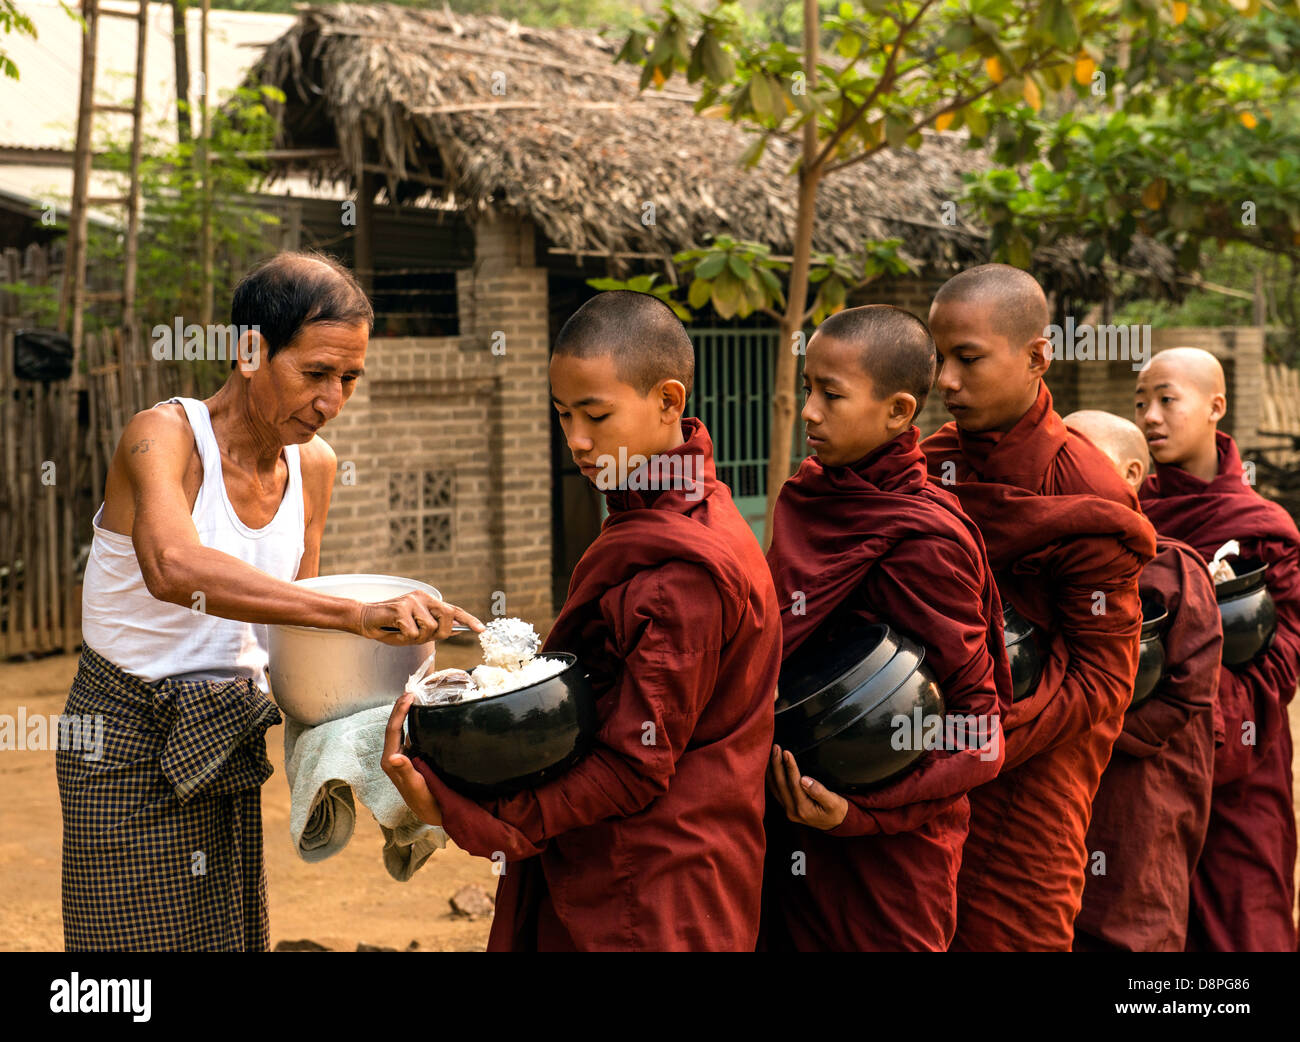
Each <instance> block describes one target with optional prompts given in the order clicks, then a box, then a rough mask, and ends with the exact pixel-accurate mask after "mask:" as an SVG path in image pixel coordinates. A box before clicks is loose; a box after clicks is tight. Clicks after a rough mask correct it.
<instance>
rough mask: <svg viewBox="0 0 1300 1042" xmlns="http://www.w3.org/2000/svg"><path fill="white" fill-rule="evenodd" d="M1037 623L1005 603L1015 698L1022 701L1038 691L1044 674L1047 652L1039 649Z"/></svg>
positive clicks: (1004, 628)
mask: <svg viewBox="0 0 1300 1042" xmlns="http://www.w3.org/2000/svg"><path fill="white" fill-rule="evenodd" d="M1036 632H1037V631H1036V629H1035V627H1034V624H1033V623H1032V622H1030V621H1029V620H1028V619H1026V618H1025V617H1024V616H1023V615H1021V614H1020V612H1018V611H1016V609H1015V608H1013V607H1012V606H1011V602H1010V601H1008V600H1004V601H1003V602H1002V642H1003V643H1004V644H1006V646H1007V662H1008V664H1009V665H1010V666H1011V701H1013V702H1019V701H1020V700H1021V699H1022V698H1027V697H1028V696H1030V695H1032V694H1033V693H1034V689H1035V688H1037V687H1038V678H1039V677H1041V676H1042V675H1043V655H1042V652H1040V651H1039V650H1038V640H1037V639H1036V637H1035V633H1036Z"/></svg>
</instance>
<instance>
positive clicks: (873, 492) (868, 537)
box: [764, 427, 1011, 951]
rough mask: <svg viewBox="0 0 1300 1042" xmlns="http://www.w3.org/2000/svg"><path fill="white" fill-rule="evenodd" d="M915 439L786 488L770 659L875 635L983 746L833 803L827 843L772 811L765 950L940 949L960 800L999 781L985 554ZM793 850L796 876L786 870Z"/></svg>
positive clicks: (997, 636)
mask: <svg viewBox="0 0 1300 1042" xmlns="http://www.w3.org/2000/svg"><path fill="white" fill-rule="evenodd" d="M919 433H920V432H919V431H918V430H917V428H915V427H912V428H911V429H909V430H908V431H906V432H905V433H903V434H901V435H899V436H898V437H897V438H894V439H893V440H892V441H890V442H888V443H886V444H885V445H883V446H881V447H880V448H879V449H877V450H876V451H875V452H873V453H871V454H870V455H868V456H866V457H865V458H864V459H862V460H860V461H858V462H857V463H854V464H852V465H851V466H847V467H825V466H823V465H822V464H821V462H820V461H818V460H817V459H816V457H811V458H809V459H806V460H804V461H803V464H802V465H801V466H800V468H799V470H798V472H797V473H796V474H795V475H794V477H792V478H791V479H790V480H789V481H787V482H786V483H785V485H784V487H783V488H782V490H781V496H780V499H779V500H778V501H777V506H776V514H775V517H774V521H773V528H772V535H773V538H772V546H771V549H770V550H769V551H768V555H767V559H768V564H769V565H770V567H771V569H772V576H773V579H774V580H775V582H776V588H777V598H778V600H779V601H780V603H781V610H782V631H783V643H784V654H783V657H788V656H789V655H790V654H791V652H793V651H794V649H795V648H797V647H799V646H800V645H801V644H802V643H803V642H804V641H805V640H806V639H807V637H808V635H809V634H810V633H812V632H813V631H814V630H815V629H816V628H817V627H818V626H819V625H821V624H822V623H823V622H824V621H825V620H826V619H827V617H828V616H830V615H831V614H832V613H833V612H834V613H837V614H838V612H839V611H841V610H842V611H848V612H853V613H855V614H857V615H859V616H861V617H863V618H865V619H866V620H867V621H869V622H884V623H887V624H888V625H889V626H890V627H891V628H893V629H895V630H896V631H898V632H899V633H902V634H904V635H905V636H907V637H910V638H911V639H912V640H914V641H916V642H917V643H919V644H920V645H922V646H923V647H924V649H925V662H926V665H927V666H928V667H929V668H930V670H931V671H932V672H933V673H934V675H935V679H936V681H937V682H938V684H939V688H940V690H941V691H942V692H943V695H944V701H945V704H946V709H947V713H948V714H950V715H957V714H961V715H970V716H972V717H975V718H977V719H979V720H980V721H981V722H982V723H983V724H984V725H985V726H987V727H988V728H989V730H988V731H987V732H977V733H978V734H981V735H987V736H990V738H989V741H988V742H987V745H986V746H985V748H983V749H979V748H974V747H970V748H965V749H932V750H929V751H927V752H926V753H925V754H924V755H923V756H922V758H921V759H920V761H919V762H918V763H917V765H916V766H915V767H913V768H912V770H911V771H909V772H908V773H907V774H905V775H903V776H902V777H900V778H898V779H897V780H894V781H890V782H886V783H884V784H883V785H882V786H880V787H878V788H875V789H873V790H872V791H871V792H870V793H867V794H863V795H846V799H847V800H848V803H849V811H848V816H847V817H846V818H845V819H844V821H843V822H842V823H841V824H840V825H839V826H837V827H836V828H834V829H831V830H829V831H823V830H821V829H815V828H809V827H808V826H805V825H800V824H794V823H792V822H790V821H789V820H788V818H787V817H786V815H785V812H784V810H783V809H782V808H781V806H780V804H779V802H778V801H777V800H776V799H775V798H774V797H769V814H768V822H769V829H768V851H769V854H768V866H769V867H768V874H767V876H766V878H765V880H764V886H765V888H766V889H765V893H764V914H765V916H766V917H767V921H766V922H765V927H766V928H765V931H764V933H765V937H766V938H767V939H768V941H769V943H768V947H769V948H773V949H776V948H782V947H785V946H786V945H789V946H791V947H794V948H795V949H798V950H802V951H827V950H833V951H897V950H903V949H920V950H931V951H944V950H946V949H947V947H948V943H949V942H950V941H951V940H952V934H953V930H954V928H955V926H956V914H957V870H958V867H959V866H960V864H961V848H962V844H963V842H964V841H965V839H966V830H967V825H968V822H969V818H970V808H969V803H968V800H967V797H966V793H967V792H968V791H969V790H970V789H972V788H973V787H974V786H976V785H979V784H981V783H982V782H986V781H988V780H989V779H990V778H993V777H994V776H996V774H997V772H998V769H999V767H1000V766H1001V763H1002V754H1003V743H1002V740H1001V735H1000V734H999V733H998V731H996V730H994V729H995V728H998V726H999V720H1000V712H999V710H1000V706H1003V707H1004V706H1007V705H1010V700H1011V673H1010V670H1009V668H1008V666H1007V657H1006V649H1005V648H1004V646H1003V641H1002V608H1001V602H1000V601H999V599H998V591H997V586H996V585H995V584H994V582H993V575H992V573H991V571H990V570H989V567H988V561H987V559H986V557H985V554H984V543H983V541H982V540H981V539H980V535H979V531H978V530H977V529H976V528H975V525H974V524H973V523H972V522H971V521H970V519H969V518H967V517H966V515H965V514H963V513H962V512H961V508H960V507H959V506H958V504H957V500H956V499H955V498H954V497H953V496H952V495H951V494H950V493H948V492H944V491H942V490H941V489H939V488H936V487H935V486H934V485H931V484H929V482H928V481H927V480H926V475H925V458H924V456H923V455H922V454H921V450H920V449H919V448H918V447H917V440H918V436H919ZM799 592H802V593H803V594H804V597H806V600H805V599H804V598H799V597H797V596H796V594H797V593H799ZM803 609H806V610H803ZM953 744H954V745H960V744H962V743H960V742H954V743H953ZM819 780H823V779H819ZM842 795H843V794H842ZM795 851H802V852H803V853H804V855H805V859H804V862H803V867H804V868H805V873H804V874H802V875H795V874H793V873H792V871H791V867H792V854H793V853H794V852H795ZM774 920H775V921H774Z"/></svg>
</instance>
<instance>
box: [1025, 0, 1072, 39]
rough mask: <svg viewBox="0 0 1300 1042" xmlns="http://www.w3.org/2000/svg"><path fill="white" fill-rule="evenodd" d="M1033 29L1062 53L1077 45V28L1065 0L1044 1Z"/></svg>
mask: <svg viewBox="0 0 1300 1042" xmlns="http://www.w3.org/2000/svg"><path fill="white" fill-rule="evenodd" d="M1035 28H1036V29H1037V30H1038V31H1039V32H1040V33H1042V34H1043V35H1044V36H1047V37H1049V38H1050V39H1051V40H1052V42H1053V43H1055V44H1056V46H1057V47H1059V48H1060V49H1061V50H1063V51H1072V50H1074V48H1075V47H1076V46H1077V45H1078V43H1079V26H1078V25H1077V24H1076V23H1075V20H1074V13H1073V12H1072V11H1071V10H1070V7H1069V5H1068V4H1066V3H1065V0H1045V2H1044V3H1043V6H1042V7H1040V8H1039V9H1038V19H1037V22H1036V23H1035Z"/></svg>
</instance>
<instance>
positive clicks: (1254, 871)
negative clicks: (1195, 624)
mask: <svg viewBox="0 0 1300 1042" xmlns="http://www.w3.org/2000/svg"><path fill="white" fill-rule="evenodd" d="M1216 439H1217V441H1218V450H1219V473H1218V476H1217V477H1215V478H1214V480H1212V481H1208V482H1207V481H1202V480H1201V479H1200V478H1197V477H1195V476H1194V475H1192V474H1189V473H1187V471H1185V470H1180V469H1179V468H1177V467H1161V466H1157V467H1156V472H1155V473H1154V474H1152V475H1151V477H1149V478H1148V479H1147V481H1146V484H1144V485H1143V486H1142V506H1143V509H1145V510H1146V512H1147V516H1149V517H1150V518H1151V520H1152V522H1154V524H1155V526H1156V527H1157V528H1158V529H1159V530H1160V531H1161V533H1163V534H1165V535H1169V536H1172V537H1173V538H1175V539H1181V540H1183V541H1184V542H1186V543H1189V544H1190V545H1191V546H1192V547H1194V548H1195V549H1196V551H1197V552H1198V553H1199V554H1200V555H1201V556H1202V557H1204V558H1205V559H1206V560H1207V561H1208V560H1210V559H1212V558H1213V557H1214V554H1215V551H1217V550H1218V549H1219V547H1221V546H1222V545H1223V544H1224V543H1226V542H1227V541H1228V540H1230V539H1236V540H1237V541H1238V542H1239V543H1240V544H1241V552H1242V555H1243V556H1244V557H1253V558H1258V559H1260V560H1262V561H1264V562H1266V563H1267V564H1268V565H1269V569H1268V573H1267V582H1268V589H1269V592H1270V593H1271V594H1272V596H1273V602H1274V604H1275V605H1276V606H1277V635H1276V636H1275V637H1274V638H1273V644H1272V646H1271V647H1270V648H1269V650H1268V651H1267V652H1266V653H1265V654H1264V655H1261V656H1259V657H1258V658H1256V659H1255V660H1254V661H1253V662H1251V663H1249V664H1248V665H1246V666H1244V667H1237V668H1231V669H1230V668H1228V667H1226V666H1224V667H1221V669H1220V672H1219V705H1220V707H1221V712H1222V717H1223V725H1224V727H1223V729H1224V737H1225V740H1224V743H1223V745H1221V746H1220V747H1219V748H1218V749H1217V750H1216V752H1215V760H1214V794H1213V799H1212V800H1211V804H1210V827H1209V831H1208V833H1207V835H1206V838H1205V849H1204V850H1203V851H1202V853H1201V860H1200V863H1199V864H1198V865H1197V868H1196V876H1195V878H1194V879H1193V881H1192V906H1191V920H1190V922H1189V924H1188V936H1187V945H1188V948H1189V949H1192V950H1202V951H1203V950H1209V951H1294V950H1295V947H1296V931H1295V920H1294V918H1293V915H1292V909H1293V908H1294V906H1295V877H1294V871H1295V858H1296V827H1295V812H1294V809H1293V807H1292V802H1291V752H1292V742H1291V729H1290V723H1289V721H1288V719H1287V704H1288V703H1289V702H1290V701H1291V699H1292V698H1293V697H1295V689H1296V678H1297V675H1298V674H1300V533H1297V531H1296V525H1295V522H1294V521H1292V520H1291V517H1290V516H1289V515H1288V514H1287V512H1286V511H1285V510H1283V509H1282V508H1281V507H1280V506H1278V505H1277V504H1276V503H1270V502H1269V501H1268V500H1266V499H1264V498H1263V497H1262V496H1260V495H1259V493H1257V492H1256V491H1255V490H1254V489H1253V488H1251V487H1250V486H1249V485H1248V484H1247V483H1246V475H1245V474H1244V473H1243V468H1242V464H1241V457H1240V456H1239V455H1238V453H1237V446H1236V443H1235V442H1234V441H1233V440H1232V439H1231V438H1230V437H1228V435H1226V434H1224V433H1223V432H1222V431H1220V432H1218V433H1217V435H1216ZM1252 730H1253V732H1254V734H1253V739H1254V741H1253V744H1252V743H1250V742H1248V741H1246V740H1245V739H1246V738H1248V737H1252V736H1251V735H1250V732H1251V731H1252Z"/></svg>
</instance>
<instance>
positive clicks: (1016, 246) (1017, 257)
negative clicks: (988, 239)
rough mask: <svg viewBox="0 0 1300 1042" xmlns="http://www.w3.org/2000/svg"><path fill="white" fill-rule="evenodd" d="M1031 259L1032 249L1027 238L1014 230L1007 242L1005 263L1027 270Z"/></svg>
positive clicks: (1032, 257) (1032, 259) (1032, 256)
mask: <svg viewBox="0 0 1300 1042" xmlns="http://www.w3.org/2000/svg"><path fill="white" fill-rule="evenodd" d="M1033 261H1034V250H1033V247H1032V246H1031V245H1030V243H1029V240H1028V239H1026V238H1025V237H1024V236H1023V235H1021V234H1020V233H1019V232H1016V233H1015V234H1014V235H1012V236H1011V238H1010V240H1008V242H1007V263H1008V264H1010V265H1012V267H1016V268H1024V269H1025V270H1028V269H1029V266H1030V265H1031V264H1032V263H1033Z"/></svg>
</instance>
